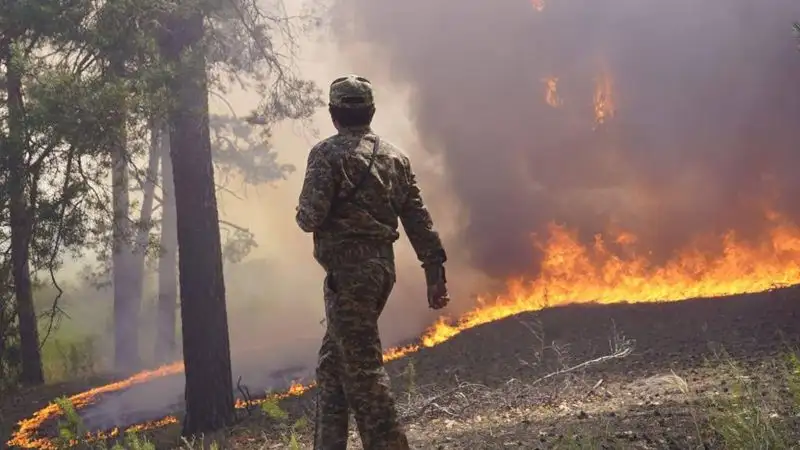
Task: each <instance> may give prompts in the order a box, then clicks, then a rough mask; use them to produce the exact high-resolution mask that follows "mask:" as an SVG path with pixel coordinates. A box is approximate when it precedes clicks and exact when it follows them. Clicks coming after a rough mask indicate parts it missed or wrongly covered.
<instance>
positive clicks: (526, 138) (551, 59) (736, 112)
mask: <svg viewBox="0 0 800 450" xmlns="http://www.w3.org/2000/svg"><path fill="white" fill-rule="evenodd" d="M535 4H539V5H541V4H543V5H544V7H543V9H542V10H541V11H538V10H537V8H535V7H534V6H535ZM332 11H333V15H334V28H335V30H336V34H337V37H338V40H339V42H340V43H341V44H342V47H343V48H351V47H352V46H353V45H355V44H361V45H364V46H369V47H370V49H371V51H369V52H366V53H365V52H363V51H362V52H360V53H359V54H358V55H356V56H353V57H352V59H353V60H354V61H357V63H358V67H359V70H361V71H362V72H363V71H365V68H367V69H370V70H374V69H373V68H375V67H379V66H380V67H383V69H382V71H383V73H385V74H387V78H386V79H387V80H389V81H391V83H393V84H395V85H405V86H408V87H409V89H410V91H411V99H410V102H411V103H410V109H411V113H412V118H413V121H414V125H415V127H416V130H417V131H418V132H419V136H420V140H422V141H424V142H426V144H427V145H426V148H427V150H428V151H429V152H430V154H431V155H434V156H436V157H441V158H442V159H443V161H444V165H445V167H446V177H447V179H448V182H449V184H450V186H451V187H452V189H453V191H454V194H455V197H456V198H457V201H458V202H459V204H460V205H461V207H462V208H463V210H464V213H465V214H466V219H467V220H466V223H465V225H464V227H463V230H462V232H463V235H462V239H460V240H459V241H460V242H461V243H462V244H464V245H469V251H470V254H471V256H472V258H473V262H474V263H475V264H476V266H477V267H478V268H479V269H481V270H483V271H485V272H486V273H487V274H489V275H492V276H496V277H507V276H510V275H519V274H531V273H535V270H536V268H537V267H536V266H537V264H536V263H537V255H536V254H535V252H534V248H533V246H532V245H531V244H532V236H531V234H532V233H537V234H538V235H539V236H541V235H543V234H546V225H547V224H548V223H549V222H551V221H556V222H559V223H566V224H567V225H569V226H571V227H574V228H576V229H577V230H578V232H579V234H580V236H581V237H582V238H583V239H585V240H589V239H590V238H592V236H593V235H595V234H596V233H601V232H608V231H609V230H612V229H624V230H628V231H632V232H635V233H636V234H637V235H638V237H639V242H640V243H641V244H642V245H645V246H646V247H647V250H650V251H652V252H654V253H653V255H654V258H656V259H659V258H666V257H669V256H670V254H671V253H672V252H674V251H675V249H676V248H678V247H679V246H681V245H683V244H687V243H689V242H690V241H691V240H692V239H693V238H694V237H695V236H697V235H699V234H704V233H713V234H715V235H719V234H721V233H722V232H724V231H726V230H728V229H735V230H737V232H739V233H741V234H742V235H743V236H750V237H757V236H758V233H759V231H761V230H762V229H763V227H764V226H765V224H766V215H765V209H771V210H773V211H779V212H782V213H783V214H785V215H786V217H788V218H790V219H797V218H798V213H800V207H798V206H797V203H796V202H795V201H794V198H795V196H796V194H797V193H798V188H800V185H798V177H797V176H796V167H798V163H800V152H798V151H797V145H798V142H800V128H799V127H797V123H798V122H800V81H798V80H800V77H799V76H798V75H800V54H798V53H797V51H796V43H795V41H794V40H793V39H792V35H791V23H792V20H793V19H797V18H800V3H798V2H796V1H792V0H776V1H771V2H768V3H763V2H760V3H756V2H753V1H749V0H709V1H703V2H697V1H694V0H676V1H669V2H661V1H654V0H651V1H642V0H613V1H603V2H598V1H595V0H552V1H548V0H545V1H544V2H531V1H529V0H492V1H488V0H439V1H429V0H407V1H402V2H398V1H392V0H335V6H334V7H333V10H332ZM553 78H557V81H556V82H555V85H556V87H557V94H558V97H560V102H561V103H560V105H557V107H553V106H550V105H549V104H548V103H547V101H546V92H547V86H548V83H547V80H552V79H553ZM598 87H601V88H602V87H605V88H606V91H605V93H606V95H607V97H606V99H607V100H610V103H612V104H613V109H611V108H607V109H606V114H607V115H606V117H605V121H604V123H602V124H598V123H597V121H596V117H595V110H594V107H595V106H594V97H595V95H596V94H597V93H598ZM609 88H610V92H609ZM389 89H390V87H389V88H387V89H384V90H382V91H381V92H382V93H383V95H388V93H387V91H388V90H389ZM600 92H603V91H602V89H601V90H600ZM608 94H610V97H609V96H608Z"/></svg>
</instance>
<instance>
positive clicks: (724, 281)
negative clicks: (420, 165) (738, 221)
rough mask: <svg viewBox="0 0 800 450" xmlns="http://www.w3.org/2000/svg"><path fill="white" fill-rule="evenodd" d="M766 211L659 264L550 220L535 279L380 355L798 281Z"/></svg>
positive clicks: (24, 438)
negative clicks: (752, 225)
mask: <svg viewBox="0 0 800 450" xmlns="http://www.w3.org/2000/svg"><path fill="white" fill-rule="evenodd" d="M767 217H768V219H769V220H771V221H772V227H771V228H770V229H769V230H768V232H767V233H765V235H764V239H762V240H761V241H760V242H758V243H756V244H753V243H747V242H744V241H742V240H740V239H738V238H737V237H736V234H735V233H734V232H728V233H726V234H725V235H724V236H722V237H721V238H719V239H717V240H716V241H717V243H718V244H720V247H721V251H720V252H718V253H717V254H713V255H710V254H708V253H704V252H702V251H700V250H698V247H697V246H689V247H687V248H686V249H684V250H682V251H680V252H677V253H676V255H675V257H674V258H673V259H672V260H670V261H668V262H667V263H666V264H664V265H662V266H653V265H652V264H650V263H649V262H648V261H647V259H646V258H645V257H642V256H637V252H636V250H637V249H636V244H637V239H636V236H635V235H633V234H631V233H625V232H620V233H615V234H614V235H613V236H612V237H611V239H607V240H608V241H609V242H614V244H615V245H618V246H620V247H621V248H622V250H623V251H621V252H618V253H615V252H612V251H611V250H609V249H608V246H607V245H606V241H607V240H606V239H604V238H603V237H602V236H599V235H598V236H597V237H596V239H595V242H594V244H593V245H591V246H584V245H581V244H580V243H579V241H578V240H577V238H576V233H575V232H574V231H571V230H568V229H566V228H565V227H563V226H558V225H551V226H550V230H549V238H548V239H547V241H546V242H544V243H538V244H537V245H538V246H539V247H540V248H541V249H542V251H543V254H544V259H543V262H542V270H541V273H540V274H539V276H538V277H537V278H535V279H530V280H525V279H519V280H513V281H511V282H509V286H508V292H507V293H506V294H505V295H503V296H499V297H496V298H495V299H494V300H493V301H487V299H485V298H479V299H478V306H477V307H476V308H475V309H473V310H472V311H470V312H468V313H466V314H465V315H463V316H461V317H460V318H459V319H457V320H455V321H450V320H447V319H446V318H440V319H439V320H438V321H437V322H436V323H435V324H434V325H433V326H432V327H430V328H429V329H428V330H427V331H426V332H425V333H424V334H423V335H422V337H421V338H420V340H419V344H417V345H410V346H406V347H397V348H391V349H388V350H387V351H386V352H385V353H384V361H387V362H388V361H392V360H395V359H398V358H401V357H403V356H405V355H407V354H409V353H413V352H416V351H417V350H419V349H420V348H422V347H433V346H435V345H438V344H441V343H442V342H445V341H447V340H449V339H451V338H452V337H454V336H456V335H457V334H459V333H460V332H462V331H464V330H466V329H469V328H472V327H475V326H478V325H482V324H485V323H489V322H493V321H496V320H500V319H503V318H506V317H509V316H512V315H515V314H519V313H522V312H528V311H537V310H541V309H543V308H547V307H550V306H557V305H566V304H570V303H587V302H596V303H602V304H608V303H618V302H625V301H631V302H633V301H635V302H658V301H677V300H683V299H687V298H697V297H716V296H722V295H730V294H740V293H748V292H760V291H765V290H768V289H771V288H773V287H775V286H780V285H792V284H797V283H798V282H800V228H798V227H796V226H793V225H790V224H787V223H783V222H781V217H780V216H779V215H777V214H776V213H774V212H769V213H768V214H767ZM620 254H624V255H627V256H625V257H622V256H619V255H620ZM182 370H183V364H182V363H175V364H171V365H169V366H164V367H162V368H159V369H156V370H153V371H148V372H142V373H140V374H137V375H135V376H133V377H131V378H129V379H127V380H124V381H120V382H118V383H113V384H110V385H107V386H102V387H99V388H95V389H92V390H90V391H87V392H84V393H81V394H77V395H74V396H72V397H71V400H72V402H73V403H74V404H75V406H76V408H80V407H83V406H86V405H88V404H90V403H92V402H93V401H94V400H95V399H96V397H97V396H98V395H100V394H103V393H107V392H113V391H116V390H119V389H125V388H127V387H130V386H133V385H135V384H139V383H143V382H146V381H148V380H150V379H153V378H155V377H159V376H164V375H170V374H175V373H179V372H181V371H182ZM313 386H314V384H313V383H312V384H309V385H302V384H298V383H295V384H292V386H291V387H290V388H289V389H288V390H287V391H286V392H283V393H280V394H276V395H272V396H270V397H269V398H270V399H281V398H286V397H289V396H295V395H301V394H303V393H304V392H306V391H308V389H310V388H311V387H313ZM263 401H265V399H261V400H254V401H250V402H245V401H238V402H237V405H236V406H237V407H238V408H243V407H246V406H250V405H253V404H258V403H261V402H263ZM59 414H60V410H59V408H58V406H56V405H55V404H51V405H48V406H47V407H46V408H44V409H42V410H40V411H38V412H37V413H36V414H34V416H33V417H31V418H30V419H27V420H23V421H21V422H20V423H19V425H20V427H19V430H18V431H17V432H16V434H14V436H13V437H12V439H11V440H10V441H9V442H8V445H9V446H18V447H22V448H41V449H53V448H55V447H54V445H53V444H52V443H51V442H50V441H49V440H48V439H46V438H42V437H37V436H36V431H37V429H38V428H39V427H40V426H41V425H42V424H43V423H44V422H45V421H46V420H48V419H51V418H54V417H57V416H58V415H59ZM177 421H178V419H177V418H175V417H172V416H169V417H166V418H164V419H161V420H160V421H156V422H150V423H146V424H141V425H136V426H134V427H131V428H129V429H133V430H137V431H141V430H145V429H152V428H156V427H159V426H163V425H166V424H169V423H175V422H177ZM118 434H119V430H111V431H109V432H106V433H98V434H96V435H94V436H95V437H104V436H106V437H113V436H116V435H118Z"/></svg>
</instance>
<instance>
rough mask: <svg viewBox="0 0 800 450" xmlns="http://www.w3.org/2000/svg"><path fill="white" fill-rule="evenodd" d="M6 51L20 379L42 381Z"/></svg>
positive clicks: (10, 57) (16, 114)
mask: <svg viewBox="0 0 800 450" xmlns="http://www.w3.org/2000/svg"><path fill="white" fill-rule="evenodd" d="M3 50H5V51H6V54H5V55H4V56H5V57H6V58H5V60H6V89H7V90H8V97H7V102H8V146H7V148H6V149H5V150H6V152H7V155H6V157H7V158H8V159H7V163H8V167H7V170H8V181H9V214H10V222H11V264H12V268H11V272H12V278H13V280H14V293H15V296H16V299H17V318H18V320H19V337H20V344H21V345H20V346H21V354H22V374H21V376H20V381H21V382H22V383H25V384H28V385H39V384H42V383H44V371H43V370H42V355H41V353H40V352H39V329H38V323H37V320H36V310H35V308H34V305H33V287H32V285H31V274H30V243H31V236H32V231H33V230H32V225H33V223H32V218H31V217H30V208H29V201H28V197H27V195H26V192H25V185H26V182H25V181H26V178H27V170H26V167H25V145H26V142H25V141H26V137H25V123H24V116H23V114H24V113H23V106H22V74H21V73H20V70H21V61H17V60H16V58H17V56H18V55H16V52H15V51H14V50H12V49H11V48H5V49H3Z"/></svg>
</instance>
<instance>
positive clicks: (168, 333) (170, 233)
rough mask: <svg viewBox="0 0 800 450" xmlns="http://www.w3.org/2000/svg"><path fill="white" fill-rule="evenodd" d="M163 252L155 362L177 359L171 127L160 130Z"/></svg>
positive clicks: (175, 247) (176, 265)
mask: <svg viewBox="0 0 800 450" xmlns="http://www.w3.org/2000/svg"><path fill="white" fill-rule="evenodd" d="M160 144H161V148H160V152H161V242H160V247H161V253H160V256H159V258H158V316H157V319H156V324H157V327H158V331H157V336H156V348H155V357H156V362H158V363H160V364H164V363H167V362H171V361H173V360H174V359H175V357H176V356H177V355H176V350H177V346H176V343H175V319H176V313H177V310H178V224H177V218H176V217H175V185H174V183H173V180H172V159H171V157H170V146H169V130H166V129H164V130H163V131H162V133H161V141H160Z"/></svg>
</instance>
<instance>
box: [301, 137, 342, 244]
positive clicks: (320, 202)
mask: <svg viewBox="0 0 800 450" xmlns="http://www.w3.org/2000/svg"><path fill="white" fill-rule="evenodd" d="M321 147H322V146H319V145H317V146H315V147H314V148H312V149H311V152H310V153H309V155H308V164H307V165H306V175H305V179H304V180H303V188H302V190H301V191H300V201H299V204H298V206H297V216H296V218H295V219H296V220H297V225H299V226H300V228H301V229H302V230H303V231H305V232H307V233H311V232H314V231H316V230H317V229H319V227H320V226H322V223H323V222H325V219H326V218H327V217H328V212H329V211H330V209H331V201H332V200H333V195H334V182H333V170H332V168H331V164H330V161H328V158H326V155H325V154H324V149H323V148H321Z"/></svg>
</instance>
